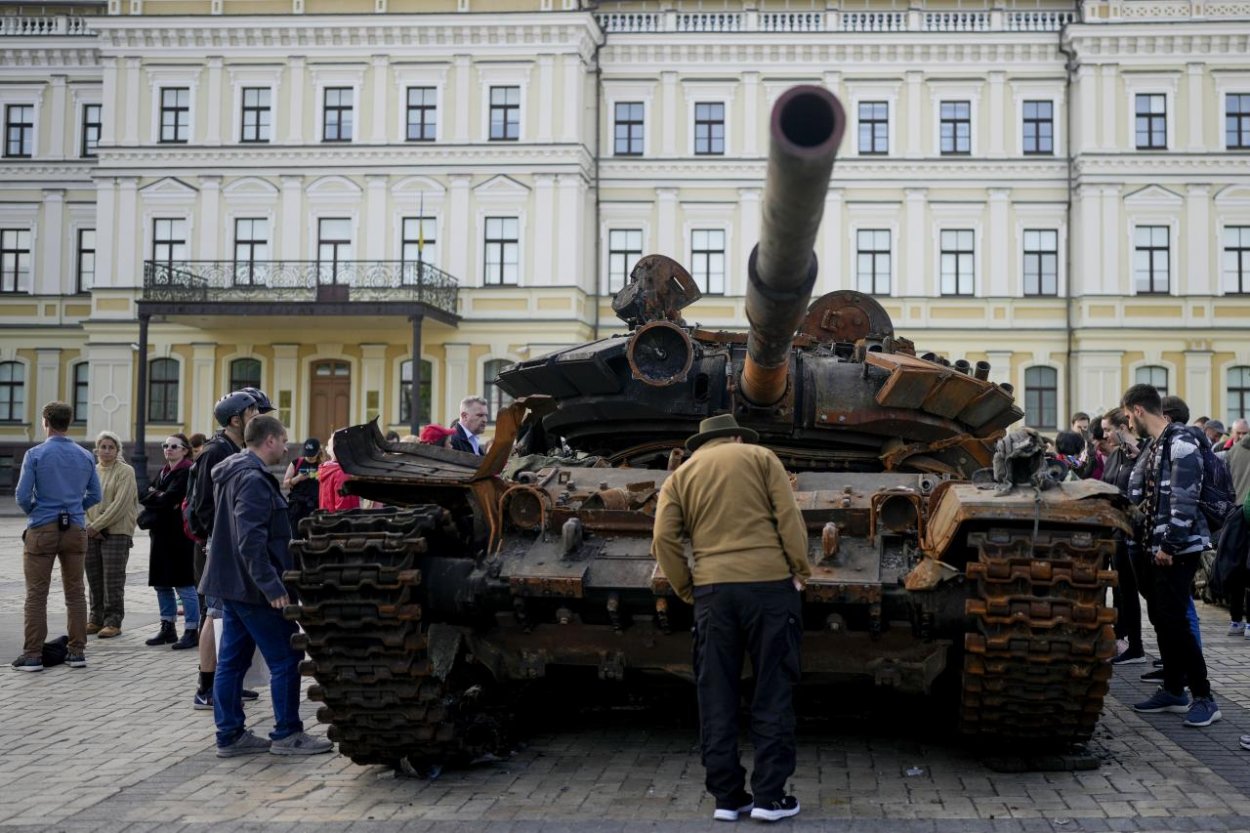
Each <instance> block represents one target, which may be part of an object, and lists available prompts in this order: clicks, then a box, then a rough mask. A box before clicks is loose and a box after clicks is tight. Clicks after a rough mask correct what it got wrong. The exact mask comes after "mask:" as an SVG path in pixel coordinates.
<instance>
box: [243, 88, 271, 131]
mask: <svg viewBox="0 0 1250 833" xmlns="http://www.w3.org/2000/svg"><path fill="white" fill-rule="evenodd" d="M271 94H272V92H271V90H270V89H269V88H268V87H244V88H243V113H242V116H241V118H242V119H243V121H242V123H241V124H240V129H239V141H240V142H244V143H247V144H263V143H265V142H268V141H269V131H270V128H271V127H272V125H273V109H272V106H271V104H270V95H271Z"/></svg>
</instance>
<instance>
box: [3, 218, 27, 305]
mask: <svg viewBox="0 0 1250 833" xmlns="http://www.w3.org/2000/svg"><path fill="white" fill-rule="evenodd" d="M0 292H30V230H29V229H11V228H6V229H3V230H0Z"/></svg>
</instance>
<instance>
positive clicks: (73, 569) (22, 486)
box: [13, 402, 100, 671]
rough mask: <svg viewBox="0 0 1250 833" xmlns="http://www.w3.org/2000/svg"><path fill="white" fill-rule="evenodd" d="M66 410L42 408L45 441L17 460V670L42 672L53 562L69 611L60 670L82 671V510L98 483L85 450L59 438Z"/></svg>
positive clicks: (96, 497) (69, 412)
mask: <svg viewBox="0 0 1250 833" xmlns="http://www.w3.org/2000/svg"><path fill="white" fill-rule="evenodd" d="M73 418H74V411H73V409H72V408H70V406H69V405H66V404H65V403H64V402H49V403H48V404H47V405H44V406H43V431H44V433H45V434H47V435H48V439H47V440H46V441H44V443H43V444H42V445H37V446H35V447H34V448H32V449H31V450H30V451H28V452H26V456H25V457H23V458H22V475H21V478H20V479H19V480H18V482H17V504H18V506H20V507H22V511H23V512H25V513H26V515H27V516H28V517H29V520H28V521H27V524H26V531H25V532H23V533H22V540H23V541H24V542H25V547H24V550H25V551H24V553H23V556H22V558H23V567H24V568H25V571H26V633H25V645H24V646H23V650H22V655H21V656H20V657H18V658H17V659H15V660H14V661H13V667H14V668H16V669H18V670H19V671H42V670H43V642H44V640H45V639H47V637H48V587H49V586H50V585H51V583H52V564H53V562H55V561H56V560H57V559H58V558H59V559H60V560H61V584H62V585H63V586H64V588H65V608H66V610H67V611H68V613H69V646H68V648H69V655H68V656H67V657H66V659H65V664H66V665H68V666H70V667H71V668H86V667H87V659H86V656H85V655H84V651H85V650H86V647H87V594H86V589H85V587H84V585H83V562H84V560H85V559H86V555H87V532H86V526H87V522H86V510H87V509H89V508H91V507H92V506H95V505H96V504H97V503H99V502H100V479H99V477H97V476H96V471H95V459H94V458H93V457H92V456H91V452H89V451H87V450H86V449H85V448H83V447H82V446H80V445H78V444H77V443H75V442H74V441H73V440H71V439H70V438H69V437H67V436H65V434H66V432H67V431H68V430H69V424H70V421H71V420H72V419H73Z"/></svg>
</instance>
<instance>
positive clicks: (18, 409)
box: [0, 362, 26, 422]
mask: <svg viewBox="0 0 1250 833" xmlns="http://www.w3.org/2000/svg"><path fill="white" fill-rule="evenodd" d="M24 419H26V367H25V365H22V364H19V363H18V362H0V422H21V421H23V420H24Z"/></svg>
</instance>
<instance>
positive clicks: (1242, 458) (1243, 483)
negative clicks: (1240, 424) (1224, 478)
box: [1224, 434, 1250, 503]
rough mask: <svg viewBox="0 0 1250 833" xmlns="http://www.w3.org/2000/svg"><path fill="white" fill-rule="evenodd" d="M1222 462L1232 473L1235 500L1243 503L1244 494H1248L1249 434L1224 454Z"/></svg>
mask: <svg viewBox="0 0 1250 833" xmlns="http://www.w3.org/2000/svg"><path fill="white" fill-rule="evenodd" d="M1224 462H1225V463H1227V464H1228V470H1229V472H1230V473H1231V474H1232V475H1233V488H1234V489H1236V490H1237V502H1238V503H1245V502H1246V495H1247V494H1250V434H1247V435H1246V436H1244V437H1242V438H1241V442H1239V443H1237V444H1236V445H1234V446H1233V447H1232V448H1230V449H1229V450H1228V453H1227V454H1225V455H1224Z"/></svg>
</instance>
